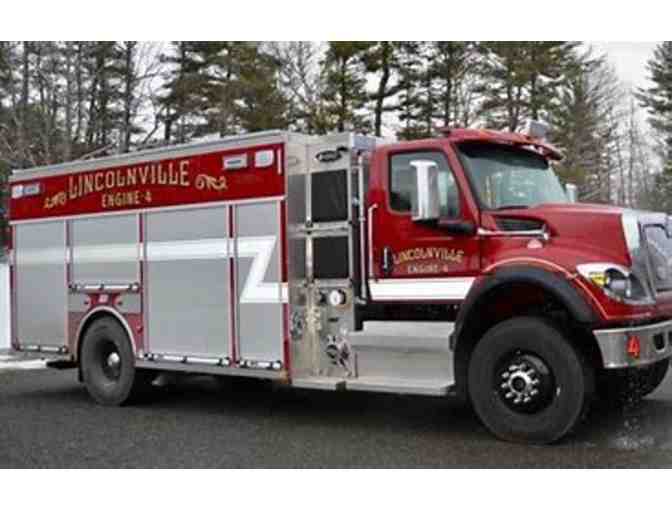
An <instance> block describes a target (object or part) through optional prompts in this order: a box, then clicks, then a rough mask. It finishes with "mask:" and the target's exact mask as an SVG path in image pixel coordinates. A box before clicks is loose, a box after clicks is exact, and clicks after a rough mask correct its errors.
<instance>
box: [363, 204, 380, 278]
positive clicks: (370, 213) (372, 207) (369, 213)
mask: <svg viewBox="0 0 672 510" xmlns="http://www.w3.org/2000/svg"><path fill="white" fill-rule="evenodd" d="M377 208H378V204H372V205H370V206H369V208H368V209H367V211H366V213H367V218H366V220H367V223H368V225H367V226H368V234H369V235H368V238H369V239H368V241H369V278H373V277H374V276H373V213H374V211H375V210H376V209H377Z"/></svg>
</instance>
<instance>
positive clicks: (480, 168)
mask: <svg viewBox="0 0 672 510" xmlns="http://www.w3.org/2000/svg"><path fill="white" fill-rule="evenodd" d="M460 154H461V156H462V161H463V163H464V166H465V168H466V171H467V172H468V174H469V177H470V180H471V182H472V183H473V186H474V188H475V191H476V193H477V194H478V198H479V201H480V203H481V206H482V207H483V208H485V209H507V208H526V207H533V206H535V205H539V204H545V203H566V202H567V201H568V200H567V196H566V195H565V192H564V190H563V188H562V185H561V184H560V181H559V180H558V177H557V176H556V175H555V173H554V172H553V170H552V169H551V168H550V166H549V164H548V161H547V160H546V158H544V157H543V156H541V155H538V154H535V153H534V152H532V151H529V150H525V149H515V148H511V147H506V146H502V145H496V144H480V143H479V144H476V143H468V144H466V143H465V144H462V145H461V146H460Z"/></svg>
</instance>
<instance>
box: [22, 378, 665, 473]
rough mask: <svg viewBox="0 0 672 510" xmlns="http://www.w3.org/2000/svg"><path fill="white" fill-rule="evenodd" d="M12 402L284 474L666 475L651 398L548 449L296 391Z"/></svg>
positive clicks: (398, 409)
mask: <svg viewBox="0 0 672 510" xmlns="http://www.w3.org/2000/svg"><path fill="white" fill-rule="evenodd" d="M69 381H70V380H69ZM15 397H16V399H17V400H19V399H22V400H23V403H22V404H21V405H22V406H26V405H30V401H31V400H34V401H35V404H36V405H40V406H45V405H46V406H48V407H52V406H53V408H54V409H59V412H61V413H63V412H64V411H65V410H67V411H66V414H67V413H70V414H71V415H72V416H73V420H75V419H77V418H74V417H76V416H80V417H81V419H83V420H87V421H90V422H92V423H93V422H97V423H104V424H105V427H108V428H110V429H112V430H117V433H119V434H122V433H123V432H122V431H123V430H125V429H126V428H128V429H129V430H133V429H134V427H138V428H141V427H146V426H147V425H146V424H148V423H151V426H152V428H153V429H154V431H155V434H156V435H157V437H163V438H170V437H176V436H180V437H181V438H182V439H181V440H185V439H183V436H184V434H185V431H187V430H188V431H192V430H201V431H202V433H201V434H202V435H208V434H213V433H216V434H225V435H226V437H227V439H228V440H235V441H238V442H239V443H240V444H244V445H246V447H248V448H250V447H252V448H260V447H261V446H260V445H264V447H272V448H280V447H279V446H277V445H278V444H282V445H286V448H288V449H290V450H291V451H293V452H294V454H295V455H296V456H297V458H298V459H300V460H299V461H296V462H294V463H292V464H291V465H316V464H318V465H322V464H325V465H326V464H327V463H328V462H327V461H326V460H325V458H329V456H333V455H336V457H335V458H336V459H341V456H343V458H344V459H347V460H342V461H340V462H338V461H337V460H334V461H333V462H334V464H335V465H341V466H343V465H363V466H377V465H380V464H381V462H383V461H381V460H380V457H377V456H376V455H384V457H385V462H389V463H391V464H392V465H395V466H404V465H408V466H413V465H423V466H427V467H432V466H440V465H442V466H448V465H460V466H483V467H489V466H490V467H494V466H499V467H511V466H583V465H585V466H601V465H614V466H635V465H654V464H655V465H661V464H662V465H672V401H670V400H668V399H667V398H662V397H658V398H656V396H655V395H654V396H653V397H652V398H648V399H646V400H645V401H644V402H643V403H642V404H641V405H640V406H638V407H636V408H634V409H617V410H614V409H608V408H605V407H604V406H601V405H599V404H598V405H597V406H596V407H595V408H594V410H593V411H592V412H591V413H590V414H589V416H588V417H587V419H586V420H585V422H584V423H583V424H582V425H581V426H580V427H579V428H578V430H577V431H576V432H575V433H573V434H571V435H570V436H569V437H568V438H567V439H565V440H563V441H562V442H561V443H559V444H558V445H555V446H553V447H548V448H546V447H534V446H529V445H514V444H509V443H503V442H501V441H498V440H497V439H495V438H494V437H493V436H491V435H490V433H489V432H488V431H487V430H486V429H485V427H483V426H482V425H481V423H480V422H479V420H478V418H477V417H476V416H475V414H474V413H473V411H472V410H471V408H470V407H469V406H467V405H461V404H459V403H457V402H455V401H451V400H446V399H441V398H432V397H417V396H400V395H384V394H372V393H354V392H353V393H347V392H343V393H332V392H322V391H319V390H298V389H294V388H287V387H281V386H278V385H275V384H271V383H268V382H265V381H258V380H250V379H244V380H240V379H216V378H213V377H207V376H206V377H203V376H192V377H178V378H175V379H174V380H172V381H170V382H169V383H168V384H167V385H164V386H162V387H156V388H153V391H152V392H151V394H150V395H148V396H147V397H146V398H145V399H144V401H142V402H140V403H138V404H135V405H133V406H128V407H125V408H122V409H118V408H104V407H100V406H97V405H95V404H94V403H93V402H92V401H91V399H90V397H89V396H88V394H87V392H86V390H85V389H84V387H83V386H82V385H78V384H76V383H74V382H67V383H66V382H65V381H63V384H60V385H57V386H55V387H51V388H44V387H33V388H31V389H30V391H24V392H22V393H21V394H20V395H19V394H16V395H15ZM665 397H666V396H665ZM45 402H46V404H45ZM213 431H215V432H213ZM230 431H233V434H231V432H230ZM154 440H156V438H155V439H154ZM200 440H201V438H199V437H193V438H189V439H188V441H190V442H196V443H197V442H198V441H200ZM135 441H141V440H140V439H135ZM250 445H252V446H250ZM255 445H256V446H255ZM269 445H271V446H269ZM335 451H337V452H338V453H337V454H334V452H335ZM376 452H378V453H376ZM563 452H564V453H563ZM278 455H284V453H283V454H280V453H279V454H278ZM347 455H352V456H354V457H353V458H356V459H357V460H356V461H355V460H352V458H351V457H346V456H347ZM172 460H173V459H171V462H172ZM260 462H261V461H260ZM275 462H278V463H280V460H277V461H276V460H275V459H273V460H265V461H264V462H263V463H262V465H274V463H275Z"/></svg>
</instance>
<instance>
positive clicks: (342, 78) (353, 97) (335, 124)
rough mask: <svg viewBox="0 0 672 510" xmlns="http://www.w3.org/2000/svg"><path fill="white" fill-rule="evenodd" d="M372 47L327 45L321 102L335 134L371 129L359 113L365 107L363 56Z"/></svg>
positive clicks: (351, 44)
mask: <svg viewBox="0 0 672 510" xmlns="http://www.w3.org/2000/svg"><path fill="white" fill-rule="evenodd" d="M370 45H371V43H366V42H351V41H348V42H330V43H329V47H328V49H327V54H326V57H325V59H324V62H323V66H324V69H325V73H326V74H325V79H326V87H325V90H324V100H325V102H326V108H327V111H328V113H329V115H330V116H331V119H332V120H331V122H330V123H331V128H332V129H336V130H337V131H345V130H354V131H360V132H365V131H368V129H370V123H369V122H368V121H367V120H366V118H365V116H364V115H363V113H362V110H363V109H364V107H365V106H366V103H367V99H368V98H367V93H366V74H365V67H364V65H363V57H364V53H365V52H366V51H367V50H368V49H369V47H370Z"/></svg>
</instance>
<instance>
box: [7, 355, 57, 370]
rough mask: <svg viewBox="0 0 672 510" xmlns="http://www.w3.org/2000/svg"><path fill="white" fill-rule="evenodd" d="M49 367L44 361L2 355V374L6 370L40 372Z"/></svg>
mask: <svg viewBox="0 0 672 510" xmlns="http://www.w3.org/2000/svg"><path fill="white" fill-rule="evenodd" d="M46 367H47V362H46V361H45V360H43V359H28V360H27V359H22V358H21V357H19V356H12V355H7V354H0V372H2V371H5V370H40V369H42V368H46Z"/></svg>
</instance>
